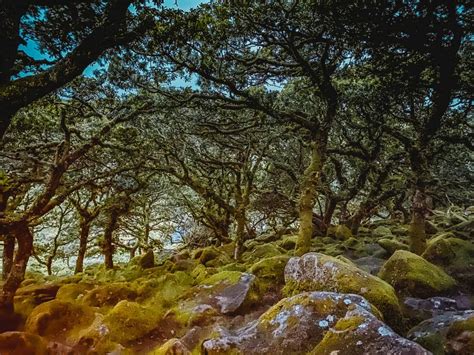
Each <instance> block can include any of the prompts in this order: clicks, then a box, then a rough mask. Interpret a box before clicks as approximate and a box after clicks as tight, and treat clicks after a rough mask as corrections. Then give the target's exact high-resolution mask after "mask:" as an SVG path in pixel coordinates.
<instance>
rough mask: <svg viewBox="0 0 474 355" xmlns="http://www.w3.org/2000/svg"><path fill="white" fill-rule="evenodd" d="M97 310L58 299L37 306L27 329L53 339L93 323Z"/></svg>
mask: <svg viewBox="0 0 474 355" xmlns="http://www.w3.org/2000/svg"><path fill="white" fill-rule="evenodd" d="M94 318H95V311H94V310H93V309H92V308H91V307H88V306H84V305H80V304H77V303H71V302H63V301H58V300H53V301H49V302H46V303H42V304H40V305H39V306H38V307H36V308H35V309H34V310H33V311H32V312H31V314H30V316H29V317H28V319H27V320H26V324H25V330H26V331H27V332H29V333H33V334H38V335H41V336H44V337H47V338H51V339H61V336H64V334H65V333H68V332H71V331H72V330H74V329H77V328H83V327H85V326H87V325H88V324H90V323H92V321H93V320H94Z"/></svg>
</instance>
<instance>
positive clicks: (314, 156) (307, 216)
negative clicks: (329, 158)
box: [296, 140, 323, 255]
mask: <svg viewBox="0 0 474 355" xmlns="http://www.w3.org/2000/svg"><path fill="white" fill-rule="evenodd" d="M322 158H323V155H322V146H321V144H320V143H319V142H318V141H316V140H315V141H312V142H311V161H310V164H309V165H308V167H307V168H306V170H305V172H304V174H303V181H302V183H301V190H300V191H301V192H300V201H299V220H300V228H299V232H298V240H297V243H296V255H303V254H305V253H307V252H309V249H310V246H311V237H312V235H313V207H314V204H315V201H316V187H317V185H318V182H319V178H320V175H321V168H322Z"/></svg>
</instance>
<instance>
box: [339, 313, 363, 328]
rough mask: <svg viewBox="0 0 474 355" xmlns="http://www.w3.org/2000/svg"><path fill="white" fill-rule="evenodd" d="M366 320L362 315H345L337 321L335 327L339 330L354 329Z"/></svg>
mask: <svg viewBox="0 0 474 355" xmlns="http://www.w3.org/2000/svg"><path fill="white" fill-rule="evenodd" d="M365 320H366V319H365V318H364V317H362V316H353V317H344V318H342V319H340V320H339V321H338V322H337V323H336V325H335V326H334V329H335V330H337V331H347V330H352V329H355V328H357V327H358V326H359V325H361V324H362V323H364V322H365Z"/></svg>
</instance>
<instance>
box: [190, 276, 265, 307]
mask: <svg viewBox="0 0 474 355" xmlns="http://www.w3.org/2000/svg"><path fill="white" fill-rule="evenodd" d="M255 292H256V290H255V276H254V275H252V274H248V273H245V272H239V271H222V272H219V273H217V274H214V275H212V276H210V277H209V278H207V279H205V280H204V281H202V282H201V285H200V293H199V295H198V296H197V299H201V301H200V303H201V304H202V303H205V304H210V305H211V306H213V307H214V308H216V309H217V310H218V311H219V312H220V313H222V314H227V313H233V312H235V311H237V310H238V309H239V308H241V307H243V306H246V305H250V304H252V303H254V302H255V301H256V297H257V296H256V294H255ZM203 301H204V302H203Z"/></svg>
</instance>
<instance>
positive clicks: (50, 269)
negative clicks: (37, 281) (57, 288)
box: [46, 256, 53, 276]
mask: <svg viewBox="0 0 474 355" xmlns="http://www.w3.org/2000/svg"><path fill="white" fill-rule="evenodd" d="M46 271H47V272H48V276H51V275H52V274H53V257H52V256H50V257H49V258H48V260H47V261H46Z"/></svg>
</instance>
